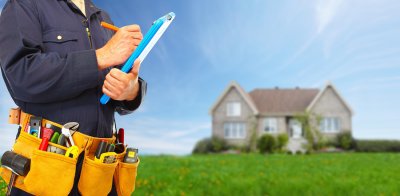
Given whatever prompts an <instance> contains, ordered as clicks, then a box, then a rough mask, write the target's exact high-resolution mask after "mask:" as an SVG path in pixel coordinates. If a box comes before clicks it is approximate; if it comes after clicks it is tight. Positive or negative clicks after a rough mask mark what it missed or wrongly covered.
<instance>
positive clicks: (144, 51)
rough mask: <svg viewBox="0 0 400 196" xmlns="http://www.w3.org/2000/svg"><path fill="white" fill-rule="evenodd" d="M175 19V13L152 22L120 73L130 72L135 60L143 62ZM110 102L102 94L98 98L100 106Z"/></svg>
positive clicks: (108, 98) (107, 97)
mask: <svg viewBox="0 0 400 196" xmlns="http://www.w3.org/2000/svg"><path fill="white" fill-rule="evenodd" d="M174 18H175V13H174V12H170V13H168V14H167V15H165V16H163V17H161V18H159V19H157V20H156V21H154V22H153V25H152V26H151V28H150V29H149V31H147V33H146V35H145V36H144V38H143V40H142V41H141V42H140V43H139V46H138V47H137V48H136V49H135V51H134V52H133V54H132V55H131V56H130V57H129V58H128V60H127V61H126V62H125V64H124V66H122V68H121V71H123V72H124V73H128V72H129V71H131V69H132V66H133V63H134V62H135V60H136V59H140V61H141V63H142V62H143V61H144V59H145V58H146V56H147V55H148V54H149V52H150V50H151V49H152V48H153V47H154V45H155V44H156V43H157V41H158V40H159V39H160V38H161V36H162V35H163V34H164V32H165V31H166V30H167V28H168V26H169V25H170V24H171V22H172V21H173V20H174ZM108 101H110V97H109V96H107V95H105V94H103V96H102V97H101V98H100V103H101V104H103V105H104V104H107V103H108Z"/></svg>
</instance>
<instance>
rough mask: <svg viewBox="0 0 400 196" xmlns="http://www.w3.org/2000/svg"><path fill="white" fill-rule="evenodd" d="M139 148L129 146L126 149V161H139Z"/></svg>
mask: <svg viewBox="0 0 400 196" xmlns="http://www.w3.org/2000/svg"><path fill="white" fill-rule="evenodd" d="M138 152H139V149H137V148H128V149H126V154H125V157H124V163H136V162H137V161H138V156H137V154H138Z"/></svg>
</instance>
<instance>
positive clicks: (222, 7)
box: [0, 0, 400, 154]
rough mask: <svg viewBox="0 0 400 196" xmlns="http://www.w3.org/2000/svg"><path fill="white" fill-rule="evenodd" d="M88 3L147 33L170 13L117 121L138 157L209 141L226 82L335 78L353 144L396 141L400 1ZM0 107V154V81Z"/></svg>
mask: <svg viewBox="0 0 400 196" xmlns="http://www.w3.org/2000/svg"><path fill="white" fill-rule="evenodd" d="M0 2H1V3H0V7H1V6H3V5H4V3H5V1H4V0H0ZM94 2H95V4H96V5H98V7H100V8H102V9H104V10H107V11H108V12H109V13H110V15H111V18H112V19H113V20H114V22H115V24H116V25H118V26H124V25H128V24H132V23H136V24H139V25H141V27H142V31H143V32H146V31H147V30H148V29H149V27H150V24H151V23H152V22H153V21H154V20H155V19H157V18H159V17H160V16H162V15H164V14H166V13H168V12H170V11H174V12H175V13H176V19H175V21H174V22H173V24H172V25H171V26H170V28H169V29H168V30H167V32H166V33H165V34H164V36H163V37H162V39H161V40H160V42H159V43H157V45H156V46H155V48H154V49H153V51H151V53H150V54H149V56H148V57H147V59H146V60H145V61H144V62H143V64H142V66H141V73H140V74H141V76H142V77H143V78H145V79H146V80H147V82H148V83H149V86H148V87H149V88H148V94H147V97H146V100H145V102H144V104H143V105H142V107H141V108H140V109H139V110H138V111H136V112H135V113H134V114H133V115H130V116H123V117H118V118H117V124H118V126H120V127H124V128H125V130H126V132H127V134H128V135H129V136H128V143H130V144H131V145H133V146H137V147H139V149H140V150H141V152H143V153H147V154H160V153H167V154H187V153H189V152H190V151H191V149H192V147H193V145H194V144H195V142H196V141H198V140H199V139H201V138H204V137H208V136H210V135H211V118H210V116H209V115H208V110H209V108H210V107H211V105H212V104H213V103H214V102H215V101H216V99H217V97H218V96H219V95H220V94H221V93H222V91H223V90H224V89H225V88H226V86H227V85H228V84H229V82H230V81H232V80H235V81H237V82H238V83H239V84H240V85H241V86H242V87H243V88H244V89H245V90H246V91H251V90H252V89H254V88H271V87H275V86H279V87H284V88H294V87H295V86H300V87H304V88H310V87H311V88H321V87H323V86H324V85H325V83H326V82H327V81H331V82H333V84H334V85H335V86H336V88H337V89H338V90H339V91H340V93H341V94H342V95H343V97H344V98H345V99H346V101H347V102H348V103H349V104H350V105H351V107H352V108H353V110H354V111H355V115H354V117H353V134H354V136H355V137H356V138H379V139H400V124H399V122H400V55H399V54H400V38H399V35H400V12H398V10H400V2H399V1H396V0H381V1H370V0H365V1H364V0H363V1H359V0H351V1H344V0H310V1H292V0H285V1H272V0H270V1H268V0H262V1H261V0H249V1H240V0H229V1H228V0H220V1H211V0H203V1H178V0H173V1H132V0H118V1H109V0H108V1H106V0H94ZM115 2H118V3H115ZM0 49H2V48H1V46H0ZM0 101H1V106H0V125H1V137H0V152H1V151H5V150H6V149H8V148H10V147H11V145H12V141H13V139H12V138H13V137H14V135H15V132H16V127H15V126H13V125H7V124H6V118H7V115H8V114H7V113H8V108H10V107H12V106H13V102H12V100H11V98H10V97H9V94H8V92H7V90H6V88H5V85H4V82H3V81H2V80H1V81H0Z"/></svg>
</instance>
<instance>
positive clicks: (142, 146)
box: [117, 118, 211, 155]
mask: <svg viewBox="0 0 400 196" xmlns="http://www.w3.org/2000/svg"><path fill="white" fill-rule="evenodd" d="M119 121H120V122H119V123H118V122H117V124H118V126H121V127H124V128H125V142H126V143H127V144H129V146H132V147H137V148H139V150H140V151H141V152H144V153H145V154H179V155H184V154H189V153H190V152H191V151H192V149H193V147H194V145H195V143H196V142H197V141H198V140H200V139H202V138H204V137H210V134H211V126H210V122H199V121H181V120H166V119H156V118H142V119H139V118H138V119H135V120H133V121H129V122H128V121H127V120H124V121H123V120H119Z"/></svg>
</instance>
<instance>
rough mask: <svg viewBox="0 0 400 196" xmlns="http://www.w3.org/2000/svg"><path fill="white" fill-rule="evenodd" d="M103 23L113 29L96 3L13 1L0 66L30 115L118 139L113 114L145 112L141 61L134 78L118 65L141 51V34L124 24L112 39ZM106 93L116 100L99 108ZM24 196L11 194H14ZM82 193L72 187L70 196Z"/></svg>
mask: <svg viewBox="0 0 400 196" xmlns="http://www.w3.org/2000/svg"><path fill="white" fill-rule="evenodd" d="M101 21H105V22H108V23H112V21H111V20H110V17H109V16H108V14H107V13H106V12H104V11H103V10H100V9H98V8H96V7H95V6H94V5H93V3H92V2H91V0H86V1H84V0H8V1H7V3H6V5H5V6H4V8H3V11H2V13H1V17H0V65H1V71H2V75H3V79H4V81H5V83H6V85H7V88H8V90H9V92H10V94H11V96H12V98H13V100H14V102H15V103H16V104H17V105H18V106H19V107H21V109H22V110H23V111H24V112H26V113H29V114H32V115H35V116H41V117H43V118H45V119H48V120H51V121H53V122H57V123H59V124H64V123H67V122H79V124H80V128H79V130H80V131H81V132H82V133H84V134H87V135H91V136H95V137H112V130H113V122H114V112H115V111H117V112H118V113H119V114H128V113H131V112H132V111H134V110H135V109H137V108H138V107H139V105H140V103H141V102H142V99H143V97H144V96H145V92H146V83H145V81H144V80H142V79H141V78H139V77H138V72H139V67H140V65H139V62H138V61H137V62H135V65H134V68H133V69H132V71H131V72H130V73H128V74H125V73H123V72H121V71H120V70H119V69H116V68H113V67H114V66H118V65H121V64H123V63H124V62H125V61H126V60H127V59H128V57H129V56H130V55H131V54H132V52H133V51H134V50H135V48H136V47H137V46H138V44H139V42H140V41H141V39H142V33H141V31H140V28H139V26H137V25H130V26H125V27H122V28H120V30H119V31H118V32H117V33H115V34H114V32H112V31H110V30H107V29H104V28H102V27H101V26H100V22H101ZM103 93H105V94H106V95H108V96H110V97H111V98H112V99H113V101H110V102H109V103H108V104H107V105H101V103H100V102H99V99H100V97H101V95H102V94H103ZM81 159H82V158H80V160H79V161H78V166H77V172H76V178H75V184H76V182H77V181H78V180H79V174H80V167H81V164H82V160H81ZM38 180H40V179H38ZM19 194H22V191H20V190H17V189H16V188H13V192H12V195H19ZM78 194H79V193H78V190H77V187H76V185H74V188H73V190H72V192H71V195H78ZM111 194H115V190H114V188H113V191H112V193H111Z"/></svg>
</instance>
